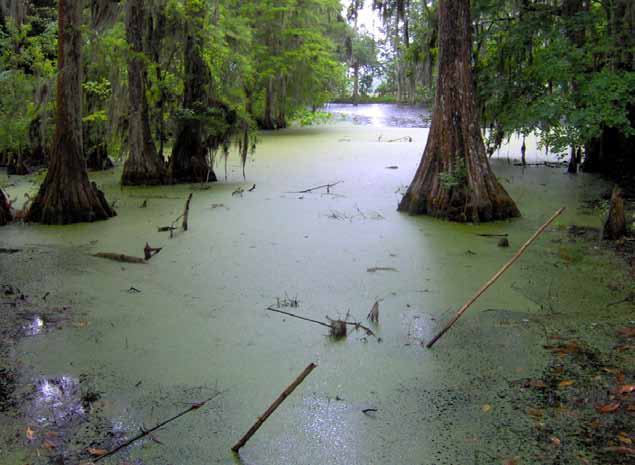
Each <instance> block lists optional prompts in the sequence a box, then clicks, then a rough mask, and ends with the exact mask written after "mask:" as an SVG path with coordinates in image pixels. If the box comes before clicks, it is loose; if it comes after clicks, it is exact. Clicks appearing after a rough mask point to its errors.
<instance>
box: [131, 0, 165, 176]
mask: <svg viewBox="0 0 635 465" xmlns="http://www.w3.org/2000/svg"><path fill="white" fill-rule="evenodd" d="M145 13H146V11H145V7H144V0H128V3H127V6H126V38H127V40H128V44H129V46H130V56H129V58H128V95H129V105H130V111H129V117H128V144H129V147H130V154H129V155H128V158H127V160H126V162H125V164H124V167H123V175H122V178H121V183H122V184H123V185H140V184H163V183H164V182H165V180H166V173H165V164H164V161H163V158H162V157H161V155H159V154H158V153H157V150H156V147H155V145H154V141H153V140H152V135H151V133H150V117H149V113H148V100H147V98H146V72H147V71H146V64H145V59H144V57H143V52H144V50H143V30H144V24H145V18H146V14H145Z"/></svg>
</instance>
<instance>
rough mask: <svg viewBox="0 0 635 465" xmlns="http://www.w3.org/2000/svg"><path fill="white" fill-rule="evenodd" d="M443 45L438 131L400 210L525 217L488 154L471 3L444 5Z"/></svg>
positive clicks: (455, 0)
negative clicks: (473, 59)
mask: <svg viewBox="0 0 635 465" xmlns="http://www.w3.org/2000/svg"><path fill="white" fill-rule="evenodd" d="M439 45H440V56H439V76H438V79H437V90H436V98H435V105H434V112H433V115H432V127H431V128H430V134H429V136H428V142H427V145H426V148H425V152H424V154H423V159H422V161H421V164H420V165H419V169H418V170H417V173H416V174H415V177H414V179H413V181H412V184H411V185H410V187H409V188H408V191H407V192H406V194H405V195H404V197H403V198H402V199H401V203H400V204H399V211H403V212H408V213H410V214H427V215H431V216H436V217H440V218H447V219H449V220H452V221H460V222H467V221H472V222H479V221H491V220H497V219H503V218H510V217H516V216H519V215H520V213H519V211H518V209H517V208H516V205H515V203H514V201H513V200H512V199H511V198H510V197H509V195H508V194H507V192H506V191H505V189H504V188H503V187H502V186H501V185H500V183H499V182H498V180H497V179H496V177H495V176H494V173H493V172H492V169H491V167H490V165H489V162H488V160H487V157H486V155H485V145H484V144H483V139H482V136H481V131H480V128H479V122H478V116H477V113H476V108H475V102H474V88H473V81H472V68H471V64H470V53H471V46H472V40H471V20H470V1H469V0H441V1H440V3H439Z"/></svg>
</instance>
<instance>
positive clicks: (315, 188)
mask: <svg viewBox="0 0 635 465" xmlns="http://www.w3.org/2000/svg"><path fill="white" fill-rule="evenodd" d="M343 182H344V181H337V182H334V183H331V184H322V185H321V186H315V187H310V188H309V189H304V190H303V191H296V192H287V194H308V193H309V192H313V191H317V190H319V189H324V188H326V193H327V194H330V192H331V187H334V186H337V185H338V184H341V183H343Z"/></svg>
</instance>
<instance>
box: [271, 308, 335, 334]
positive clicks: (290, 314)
mask: <svg viewBox="0 0 635 465" xmlns="http://www.w3.org/2000/svg"><path fill="white" fill-rule="evenodd" d="M267 310H269V311H270V312H276V313H282V314H283V315H287V316H291V317H293V318H298V319H299V320H304V321H310V322H311V323H316V324H318V325H322V326H326V327H327V328H329V329H330V328H331V325H330V324H328V323H324V322H323V321H318V320H312V319H311V318H305V317H303V316H300V315H296V314H294V313H289V312H285V311H283V310H278V309H277V308H273V307H267Z"/></svg>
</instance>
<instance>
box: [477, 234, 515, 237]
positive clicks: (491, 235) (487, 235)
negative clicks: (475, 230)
mask: <svg viewBox="0 0 635 465" xmlns="http://www.w3.org/2000/svg"><path fill="white" fill-rule="evenodd" d="M476 235H477V236H479V237H509V234H476Z"/></svg>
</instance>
